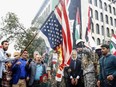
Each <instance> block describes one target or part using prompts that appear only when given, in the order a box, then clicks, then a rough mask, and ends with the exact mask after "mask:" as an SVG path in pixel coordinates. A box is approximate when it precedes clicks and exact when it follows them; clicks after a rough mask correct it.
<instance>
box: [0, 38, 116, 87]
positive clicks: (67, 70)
mask: <svg viewBox="0 0 116 87" xmlns="http://www.w3.org/2000/svg"><path fill="white" fill-rule="evenodd" d="M8 46H9V42H8V41H7V40H4V41H2V43H1V47H0V87H116V56H114V55H112V54H110V47H109V45H108V44H103V45H101V48H99V49H96V50H95V51H92V50H91V49H89V48H88V47H86V46H85V45H84V44H81V43H80V44H78V46H77V48H76V49H73V50H72V54H71V59H70V64H69V66H66V67H64V70H63V77H62V81H61V82H59V81H57V80H56V79H55V76H56V73H57V70H58V66H59V64H60V61H61V59H60V58H59V56H60V55H59V52H58V51H53V52H51V53H44V54H43V55H40V53H39V52H38V51H35V52H34V53H33V58H29V53H28V50H21V52H18V51H17V52H14V54H13V58H11V54H10V53H7V52H6V51H7V49H8Z"/></svg>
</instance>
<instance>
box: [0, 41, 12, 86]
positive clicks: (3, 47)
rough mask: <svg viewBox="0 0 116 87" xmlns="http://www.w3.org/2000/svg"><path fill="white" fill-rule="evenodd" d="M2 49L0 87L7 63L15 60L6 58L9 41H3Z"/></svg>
mask: <svg viewBox="0 0 116 87" xmlns="http://www.w3.org/2000/svg"><path fill="white" fill-rule="evenodd" d="M1 46H2V47H1V48H0V87H2V86H1V81H2V73H3V71H4V70H5V62H7V61H12V60H14V59H10V58H8V57H7V56H6V51H7V50H8V46H9V43H8V41H7V40H4V41H2V43H1Z"/></svg>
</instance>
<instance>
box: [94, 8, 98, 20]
mask: <svg viewBox="0 0 116 87" xmlns="http://www.w3.org/2000/svg"><path fill="white" fill-rule="evenodd" d="M95 19H96V20H99V17H98V11H96V10H95Z"/></svg>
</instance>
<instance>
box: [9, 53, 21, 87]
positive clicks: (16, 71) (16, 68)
mask: <svg viewBox="0 0 116 87" xmlns="http://www.w3.org/2000/svg"><path fill="white" fill-rule="evenodd" d="M14 57H15V60H14V61H13V62H12V67H11V70H12V79H11V84H12V87H17V86H18V87H19V85H18V84H17V83H18V81H19V78H20V73H21V69H20V64H21V62H20V59H19V58H20V53H19V52H14Z"/></svg>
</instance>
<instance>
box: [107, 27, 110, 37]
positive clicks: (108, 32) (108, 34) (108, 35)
mask: <svg viewBox="0 0 116 87" xmlns="http://www.w3.org/2000/svg"><path fill="white" fill-rule="evenodd" d="M106 32H107V37H110V31H109V28H107V29H106Z"/></svg>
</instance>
